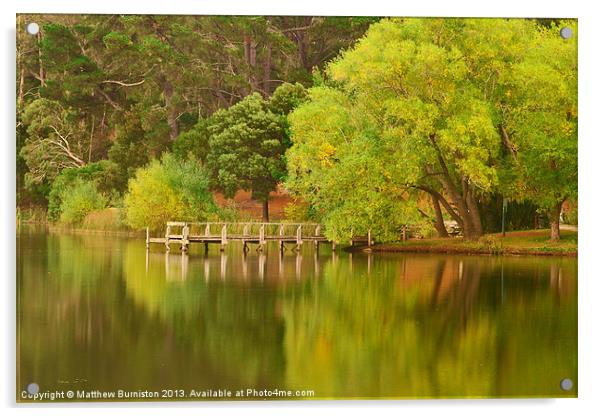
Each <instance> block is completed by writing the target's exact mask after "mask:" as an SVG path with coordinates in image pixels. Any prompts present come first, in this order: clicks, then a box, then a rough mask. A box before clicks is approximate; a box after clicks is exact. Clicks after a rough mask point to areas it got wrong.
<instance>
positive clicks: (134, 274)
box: [17, 235, 576, 397]
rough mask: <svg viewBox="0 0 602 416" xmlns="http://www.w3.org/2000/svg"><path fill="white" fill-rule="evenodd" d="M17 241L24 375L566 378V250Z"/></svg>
mask: <svg viewBox="0 0 602 416" xmlns="http://www.w3.org/2000/svg"><path fill="white" fill-rule="evenodd" d="M27 238H28V239H29V240H27V241H28V242H27V244H26V245H25V247H26V250H24V251H22V252H20V255H19V256H18V258H19V260H18V264H17V268H18V269H17V270H18V275H19V296H20V297H19V303H22V304H24V305H25V306H20V307H19V337H20V346H19V355H20V359H19V363H20V365H19V374H20V377H23V380H22V382H21V380H20V382H19V383H20V384H22V383H27V382H30V381H31V380H35V381H36V382H39V383H40V385H41V386H42V385H43V386H47V387H48V388H51V387H55V388H64V387H65V385H64V384H59V382H58V380H60V381H69V382H70V383H80V382H81V380H82V379H85V380H87V381H86V382H83V383H80V384H70V385H71V386H74V387H75V386H77V387H82V388H84V387H86V388H100V389H102V388H104V389H112V388H114V387H115V386H116V385H117V384H118V385H119V386H122V387H124V388H134V389H137V388H161V387H162V386H166V385H173V386H179V387H183V388H190V387H196V388H209V387H211V388H219V387H229V388H236V387H237V386H243V385H244V387H253V386H256V387H258V388H266V387H268V388H269V387H275V386H278V387H282V386H288V387H291V388H313V389H315V390H316V393H317V394H318V395H319V397H324V396H328V395H330V396H335V397H342V396H343V397H345V396H346V397H352V396H355V397H357V396H366V397H375V396H385V397H386V396H390V397H391V396H398V397H399V396H423V397H424V396H429V395H433V396H435V395H445V396H454V395H490V394H496V395H526V394H535V395H537V394H544V395H545V394H547V395H550V394H562V392H559V391H557V386H558V380H560V378H564V377H572V378H573V379H576V374H575V371H576V370H575V369H576V262H575V261H574V259H525V258H517V259H511V258H510V259H505V260H503V261H502V260H501V258H494V257H491V258H488V257H459V256H440V257H437V256H399V255H397V256H372V257H371V258H370V259H369V261H368V259H367V258H366V257H365V256H364V255H353V256H347V255H342V256H335V257H331V256H330V253H329V254H328V256H323V257H321V258H319V259H317V261H316V259H315V258H314V256H313V254H310V253H309V252H303V253H302V255H301V256H296V255H293V254H291V253H287V255H286V256H285V257H284V258H283V259H279V257H278V256H277V255H273V253H272V252H269V253H268V255H267V256H264V257H263V259H262V258H261V257H260V256H259V255H257V254H255V253H253V255H250V256H249V257H248V258H247V259H246V260H245V261H243V260H242V258H239V257H238V253H237V252H236V251H229V252H228V253H226V254H227V258H226V259H225V261H223V258H222V257H220V256H219V255H217V256H216V255H210V256H208V257H205V256H204V255H194V253H193V254H191V255H190V256H188V257H185V258H182V257H181V255H180V254H179V253H177V254H176V253H174V254H171V255H169V257H168V261H167V262H166V257H165V254H164V253H163V252H158V253H151V254H156V256H151V257H149V259H148V266H147V258H146V253H145V250H144V245H143V244H140V242H139V241H124V240H111V239H98V238H95V237H89V236H88V237H82V236H73V235H71V236H69V235H50V236H48V237H37V236H29V237H27ZM33 259H35V261H34V260H33ZM281 260H282V261H281ZM502 266H503V275H504V279H502V278H501V275H502ZM147 267H148V268H147ZM245 268H246V274H245V273H244V270H245ZM147 270H148V271H147ZM262 271H263V272H262ZM222 276H223V277H222ZM261 276H263V277H261ZM502 288H503V289H502ZM25 302H26V303H25Z"/></svg>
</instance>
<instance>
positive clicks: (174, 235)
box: [146, 221, 371, 252]
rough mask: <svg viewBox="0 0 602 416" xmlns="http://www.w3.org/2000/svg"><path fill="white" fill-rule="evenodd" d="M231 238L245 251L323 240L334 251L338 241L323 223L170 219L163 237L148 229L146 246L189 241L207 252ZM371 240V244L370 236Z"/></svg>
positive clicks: (183, 245)
mask: <svg viewBox="0 0 602 416" xmlns="http://www.w3.org/2000/svg"><path fill="white" fill-rule="evenodd" d="M232 241H237V242H241V243H242V245H243V250H244V251H245V252H247V251H248V250H249V246H250V245H251V244H254V245H257V251H263V250H264V248H265V245H266V244H267V243H268V242H270V241H272V242H277V243H278V246H279V248H280V251H281V252H282V251H284V250H285V249H286V245H287V244H288V245H292V246H293V249H295V250H300V249H301V246H302V245H303V244H304V243H313V244H314V245H315V247H316V248H319V245H320V244H321V243H327V244H330V245H331V247H332V249H333V250H334V249H335V248H336V242H335V241H329V240H328V238H327V237H326V236H324V234H323V229H322V226H321V225H320V224H317V223H292V222H179V221H170V222H167V224H166V227H165V234H164V236H162V237H151V235H150V231H149V229H148V228H147V229H146V248H147V249H148V248H150V244H153V243H158V244H163V245H165V249H166V250H168V251H169V250H170V245H171V244H177V245H179V246H180V247H181V249H182V251H188V247H189V246H190V244H193V243H202V244H204V245H205V251H207V250H208V249H209V244H218V245H219V246H220V250H222V251H223V250H224V249H225V247H226V245H228V244H229V243H230V242H232ZM358 241H359V240H358ZM368 242H369V244H370V243H371V241H369V239H368Z"/></svg>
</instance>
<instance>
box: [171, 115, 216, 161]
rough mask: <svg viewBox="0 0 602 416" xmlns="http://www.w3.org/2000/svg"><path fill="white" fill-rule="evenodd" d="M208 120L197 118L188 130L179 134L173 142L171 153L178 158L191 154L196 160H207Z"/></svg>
mask: <svg viewBox="0 0 602 416" xmlns="http://www.w3.org/2000/svg"><path fill="white" fill-rule="evenodd" d="M208 127H209V121H208V120H207V119H201V120H199V121H198V122H197V123H196V124H195V125H194V127H192V128H191V129H190V130H188V131H186V132H184V133H182V134H180V135H179V136H178V138H177V139H176V141H175V142H174V144H173V148H172V150H173V154H174V155H176V156H177V157H179V158H180V159H186V158H188V157H190V155H192V156H193V157H195V158H196V159H198V160H207V153H208V152H209V130H208Z"/></svg>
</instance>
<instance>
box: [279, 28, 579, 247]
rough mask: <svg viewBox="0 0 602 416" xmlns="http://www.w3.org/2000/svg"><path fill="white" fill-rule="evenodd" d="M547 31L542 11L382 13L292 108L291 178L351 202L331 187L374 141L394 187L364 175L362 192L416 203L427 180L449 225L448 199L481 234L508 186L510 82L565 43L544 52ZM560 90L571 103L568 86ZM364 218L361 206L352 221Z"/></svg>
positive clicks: (304, 193) (468, 229) (311, 192)
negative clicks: (527, 15)
mask: <svg viewBox="0 0 602 416" xmlns="http://www.w3.org/2000/svg"><path fill="white" fill-rule="evenodd" d="M542 33H546V32H545V31H542V30H541V28H540V27H538V26H537V23H536V22H533V21H529V20H523V19H520V20H518V19H517V20H507V19H390V20H383V21H381V22H379V23H377V24H374V25H372V26H371V27H370V29H369V31H368V33H367V34H366V36H365V37H364V38H362V39H361V40H360V41H359V42H358V43H357V44H356V45H355V47H354V48H353V49H351V50H348V51H346V52H344V53H343V54H342V55H341V56H340V57H339V58H338V59H336V60H335V61H334V62H332V63H331V64H330V65H329V66H328V68H327V71H326V74H327V76H328V80H327V82H326V83H325V85H323V86H321V87H318V88H315V89H314V90H312V92H311V94H310V95H311V97H312V103H310V104H306V105H303V106H301V107H300V108H298V109H297V110H296V111H295V112H293V114H292V115H291V122H292V131H293V143H294V146H293V148H292V149H291V151H290V152H289V153H288V159H289V161H290V163H289V171H290V175H291V178H290V179H289V187H290V189H291V190H292V191H293V192H294V193H296V194H298V195H300V196H301V197H304V198H307V199H308V200H314V201H316V200H318V199H323V200H328V199H330V201H329V203H330V204H331V205H332V206H333V207H335V206H339V205H340V204H339V203H338V202H336V201H337V200H336V198H337V197H339V198H340V196H338V195H337V194H336V192H334V193H328V192H327V190H329V189H331V190H335V189H336V185H335V184H333V183H336V181H337V180H338V178H344V177H345V173H346V172H345V169H347V167H346V165H345V163H343V161H344V160H345V159H344V158H343V155H345V156H346V155H347V154H348V152H350V149H352V148H353V147H355V146H358V144H359V143H364V145H365V146H366V147H367V148H372V149H374V151H373V152H372V154H373V155H374V156H373V157H374V159H373V161H372V164H373V166H374V167H376V169H377V170H378V169H379V168H380V169H382V174H383V175H384V176H385V177H386V178H391V179H390V184H389V185H388V188H387V189H388V190H387V191H386V192H384V191H382V190H379V189H378V185H377V184H375V186H373V187H370V186H368V185H367V186H366V187H365V188H363V187H358V189H357V190H356V195H357V194H358V193H360V194H361V193H364V195H366V197H368V196H370V195H372V194H374V193H376V194H378V195H379V198H382V200H383V202H384V200H386V199H390V198H396V199H398V200H405V201H406V204H407V203H409V202H412V201H416V200H417V197H418V195H419V193H417V192H420V193H426V195H428V196H429V197H430V198H431V199H432V206H433V210H432V211H433V212H434V213H435V217H436V219H435V224H437V225H438V227H437V229H438V230H440V228H441V226H442V215H440V211H441V209H442V208H443V209H444V210H445V211H446V212H447V214H448V215H449V216H450V217H451V218H453V219H454V220H456V221H457V222H458V224H459V225H460V226H461V227H462V228H463V232H464V236H465V237H466V238H469V239H474V238H478V237H479V236H480V235H482V233H483V226H482V224H481V215H480V210H479V205H480V203H481V201H484V200H486V199H487V198H488V197H489V196H490V195H491V194H492V193H494V192H496V191H499V190H500V188H501V187H502V186H507V185H506V184H507V183H504V184H501V183H500V171H501V170H502V169H503V164H504V163H505V162H504V157H503V154H504V153H503V149H504V146H503V143H504V135H503V134H501V132H503V131H504V129H505V125H504V123H505V122H506V120H507V118H505V117H504V115H505V113H504V112H503V111H502V108H503V103H504V102H505V100H507V97H506V95H505V92H506V88H505V87H504V83H505V82H506V79H507V77H508V76H509V75H510V74H511V73H513V71H514V72H516V71H518V70H519V68H520V65H522V64H523V63H524V62H527V61H528V60H529V59H530V58H528V55H529V53H535V52H530V51H535V50H538V51H540V52H539V53H540V54H542V53H545V54H553V53H554V51H553V50H548V51H544V52H542V48H543V43H542V36H544V35H542ZM550 33H551V32H550ZM556 37H557V38H558V36H557V34H556ZM543 49H545V48H543ZM548 49H549V48H548ZM540 57H541V56H540ZM533 59H534V60H536V61H537V60H538V59H539V58H537V57H534V58H533ZM539 61H541V59H539ZM535 90H536V89H535V88H534V89H533V92H535ZM575 97H576V95H575ZM549 98H550V99H552V100H555V104H554V105H556V104H559V106H560V107H561V108H565V107H563V105H562V102H563V101H564V98H559V97H556V98H554V97H549ZM525 104H526V101H525V100H524V99H521V101H519V102H517V103H515V105H517V106H523V105H525ZM525 140H527V141H528V140H529V139H527V138H526V137H525ZM312 149H316V150H317V151H314V152H312ZM567 157H571V156H567ZM574 160H575V161H576V158H574ZM374 169H375V168H373V170H374ZM569 170H570V167H569ZM328 181H331V182H328ZM358 182H359V181H358ZM548 189H550V188H548ZM321 202H323V201H321ZM327 205H328V204H327ZM414 206H415V208H418V207H417V205H416V204H414ZM410 208H411V204H410ZM325 209H326V208H325ZM326 210H327V209H326ZM360 210H361V207H357V210H356V212H359V211H360ZM416 210H417V209H416ZM416 210H415V211H416ZM327 211H328V210H327ZM406 212H407V211H406ZM407 214H409V212H407ZM411 217H412V215H409V216H408V219H411ZM357 221H359V220H358V219H357V215H353V216H351V217H350V219H349V220H348V221H347V224H346V228H347V229H351V228H354V225H355V224H356V222H357ZM441 231H444V229H441Z"/></svg>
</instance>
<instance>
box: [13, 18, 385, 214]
mask: <svg viewBox="0 0 602 416" xmlns="http://www.w3.org/2000/svg"><path fill="white" fill-rule="evenodd" d="M30 20H35V21H36V22H38V23H39V24H40V27H41V30H40V33H39V34H38V36H31V35H28V34H27V33H26V31H25V24H26V23H27V22H28V21H30ZM374 20H376V19H375V18H351V17H350V18H347V17H341V18H339V17H304V16H302V17H295V16H285V17H276V16H266V17H263V16H230V17H228V16H226V17H225V16H151V15H138V16H136V15H128V16H119V15H27V16H25V15H18V16H17V26H18V30H17V77H16V92H17V130H18V131H17V137H18V145H17V152H18V171H17V182H18V190H17V192H18V196H19V198H18V199H19V203H40V204H42V205H44V204H45V201H44V198H45V197H47V194H48V189H49V186H50V185H49V184H51V183H52V182H53V181H54V179H55V178H56V177H57V176H58V175H59V173H60V172H61V171H62V170H63V169H65V168H67V167H74V166H83V165H85V164H88V163H94V162H96V161H99V160H106V159H109V160H110V161H111V162H113V163H114V166H115V167H116V169H115V171H116V172H117V173H118V177H119V181H116V182H115V183H114V191H116V192H117V193H123V192H124V191H125V190H126V186H127V181H128V179H129V178H131V177H132V176H133V175H134V173H135V172H136V169H138V168H140V167H142V166H145V165H146V164H147V163H148V162H149V161H150V160H151V159H153V158H155V159H158V158H160V157H161V155H162V154H163V153H165V152H167V151H170V150H171V149H172V147H173V150H174V151H175V153H176V154H177V155H178V156H179V157H181V158H186V157H187V156H188V153H189V152H190V151H192V152H193V154H194V155H195V157H196V158H199V159H201V160H204V158H205V157H206V154H207V150H208V149H207V148H206V146H205V145H204V144H203V143H199V142H198V139H199V135H198V134H196V133H198V127H199V125H202V124H203V123H202V120H205V119H207V118H209V117H210V116H211V115H212V114H213V113H214V112H215V111H217V110H219V109H222V108H227V107H230V106H232V105H233V104H236V103H237V102H239V101H240V100H242V99H243V97H245V96H247V95H249V94H251V93H254V92H258V93H261V94H262V96H263V97H265V98H266V99H267V98H268V97H270V96H271V95H272V93H273V92H274V90H275V87H276V85H278V83H280V82H281V80H286V81H290V82H292V83H293V84H290V85H293V88H292V92H295V91H299V88H300V84H294V83H295V82H301V83H305V84H306V85H308V84H309V83H311V75H310V74H311V71H312V69H313V68H314V67H323V66H324V64H325V62H326V61H328V60H329V59H331V58H332V57H334V56H336V54H337V53H338V52H339V50H341V49H342V48H345V47H347V46H349V45H351V44H352V43H353V42H354V41H355V40H356V39H357V38H358V37H360V36H362V34H363V33H364V31H365V30H366V28H367V27H368V25H369V24H370V22H372V21H374ZM286 85H288V84H286ZM276 90H278V89H276ZM277 96H278V97H279V96H281V94H280V93H279V94H278V95H277ZM282 98H283V102H282V103H280V104H279V105H290V101H288V102H287V97H286V94H284V97H282ZM282 111H284V110H282ZM199 121H200V124H197V122H199ZM32 124H37V125H35V126H32ZM195 124H196V127H195ZM50 126H53V127H55V128H56V130H57V131H56V132H55V131H53V130H52V129H51V127H50ZM193 127H194V129H193ZM191 129H192V130H191ZM195 129H196V131H195ZM189 130H191V133H190V135H187V132H188V131H189ZM61 136H62V138H64V139H66V140H67V141H68V145H69V147H70V154H69V153H68V152H65V151H64V149H61V148H60V146H59V145H57V143H58V144H64V143H63V142H62V141H59V140H56V139H57V138H61ZM180 136H181V139H179V140H178V141H177V143H174V141H176V138H178V137H180ZM201 137H204V135H203V134H201ZM26 187H27V188H26Z"/></svg>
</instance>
